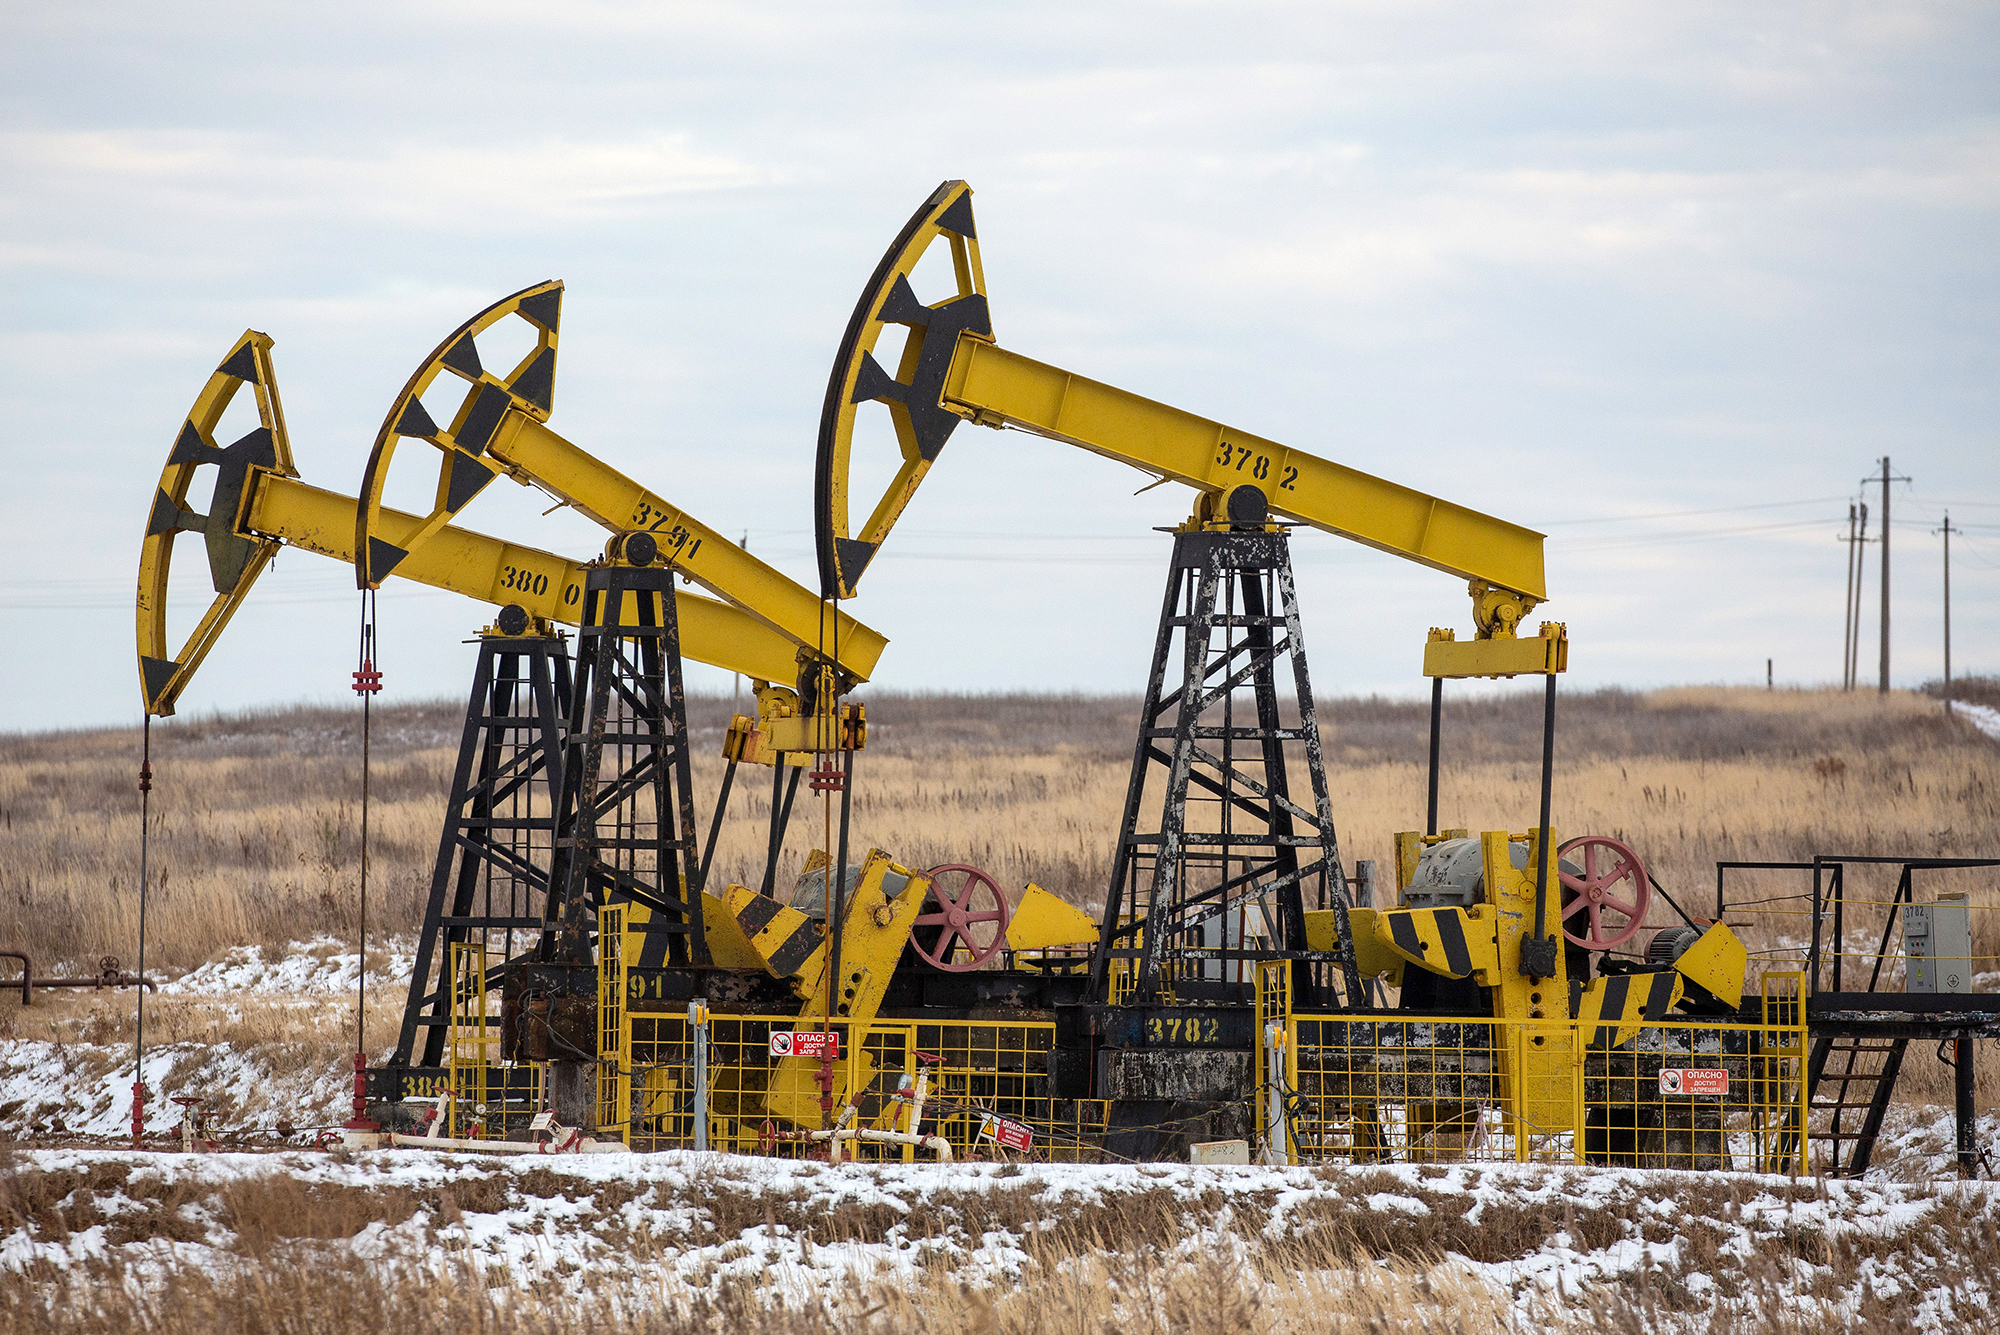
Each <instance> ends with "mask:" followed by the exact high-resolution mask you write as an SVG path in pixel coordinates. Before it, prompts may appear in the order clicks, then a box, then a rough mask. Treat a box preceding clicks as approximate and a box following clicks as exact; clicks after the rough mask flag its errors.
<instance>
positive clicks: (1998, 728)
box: [1951, 700, 2000, 742]
mask: <svg viewBox="0 0 2000 1335" xmlns="http://www.w3.org/2000/svg"><path fill="white" fill-rule="evenodd" d="M1951 711H1952V713H1954V714H1956V715H1958V716H1959V717H1960V718H1962V719H1964V720H1965V721H1966V722H1968V723H1970V724H1971V725H1972V726H1973V727H1975V728H1977V729H1979V730H1980V731H1981V732H1983V733H1985V734H1986V735H1987V736H1988V737H1991V738H1992V739H1993V740H1994V741H1996V742H2000V709H1994V708H1993V707H1992V706H1990V705H1974V704H1967V703H1966V702H1965V701H1963V700H1959V701H1955V702H1954V703H1953V704H1952V707H1951Z"/></svg>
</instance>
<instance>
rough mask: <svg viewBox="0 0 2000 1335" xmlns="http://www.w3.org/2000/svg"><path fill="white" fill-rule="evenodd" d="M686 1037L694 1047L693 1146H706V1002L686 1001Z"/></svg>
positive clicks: (697, 1147) (700, 1148)
mask: <svg viewBox="0 0 2000 1335" xmlns="http://www.w3.org/2000/svg"><path fill="white" fill-rule="evenodd" d="M688 1037H689V1039H690V1040H691V1042H692V1046H693V1048H694V1147H695V1148H696V1149H698V1150H705V1149H707V1148H708V1003H707V1002H706V1001H702V1000H699V999H697V1000H694V1001H690V1002H689V1003H688Z"/></svg>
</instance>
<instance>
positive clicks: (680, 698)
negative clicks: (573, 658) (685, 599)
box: [541, 566, 710, 968]
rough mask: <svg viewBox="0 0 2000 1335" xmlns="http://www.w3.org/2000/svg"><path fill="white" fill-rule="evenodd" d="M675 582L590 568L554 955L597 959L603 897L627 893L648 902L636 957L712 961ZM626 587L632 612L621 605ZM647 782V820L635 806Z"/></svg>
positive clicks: (668, 574)
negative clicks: (703, 899) (649, 814)
mask: <svg viewBox="0 0 2000 1335" xmlns="http://www.w3.org/2000/svg"><path fill="white" fill-rule="evenodd" d="M673 581H674V576H673V572H672V571H671V570H666V569H657V568H651V567H636V566H603V567H599V568H597V569H594V570H592V571H591V572H590V573H589V575H588V576H586V577H585V581H584V616H583V625H582V628H581V630H580V632H579V642H578V646H577V666H576V686H575V689H574V690H573V691H572V693H571V698H570V726H569V757H568V766H567V772H568V777H569V782H568V783H567V784H566V785H565V786H564V789H563V806H562V814H563V819H562V827H561V829H560V831H559V832H558V835H557V839H556V858H555V865H556V867H557V868H558V869H560V874H559V875H558V876H556V877H555V878H553V880H552V884H554V885H555V886H556V887H557V888H556V891H555V893H553V894H552V895H551V896H550V897H549V901H548V919H549V922H550V924H551V926H552V928H553V932H552V933H551V934H550V935H549V936H547V937H545V938H544V940H543V947H542V955H541V958H542V959H543V960H544V961H546V962H551V963H563V964H588V963H590V962H592V960H593V959H594V958H595V957H594V954H593V943H594V938H595V935H596V930H597V908H598V906H599V905H601V904H603V903H605V902H607V901H609V900H611V899H626V900H632V901H637V902H638V903H642V904H645V905H647V906H648V907H649V908H650V909H651V910H652V914H651V917H650V920H649V921H648V924H647V927H646V934H645V937H644V939H643V941H642V944H641V947H640V954H639V958H638V960H637V961H636V963H638V964H640V965H642V966H647V967H658V966H661V965H665V966H668V967H677V968H705V967H707V966H708V964H709V963H710V957H709V951H708V939H707V936H706V933H705V932H704V930H703V923H702V914H701V892H702V877H703V875H704V874H705V872H706V867H705V859H704V858H703V857H702V854H701V843H700V839H699V836H698V835H697V833H696V826H695V820H694V784H693V777H692V773H691V766H690V761H689V754H688V730H687V701H686V692H685V690H684V689H683V686H682V682H681V654H680V622H679V617H678V616H677V614H676V608H675V602H674V583H673ZM627 597H630V598H631V599H632V600H633V604H634V616H633V618H632V619H631V620H630V621H627V620H625V618H624V617H623V613H622V608H623V606H624V603H625V600H626V598H627ZM628 645H629V647H630V652H628ZM614 701H615V702H616V705H617V706H619V707H621V708H614ZM621 714H622V717H621V716H620V715H621ZM614 720H615V721H616V722H617V724H618V728H617V730H615V731H614V730H613V728H612V724H613V722H614ZM607 753H609V755H610V756H612V757H613V760H612V766H611V768H610V770H609V771H607V769H606V756H607ZM647 789H651V793H652V819H651V820H650V821H648V820H646V819H645V818H644V816H643V813H642V812H641V811H640V809H639V807H640V801H639V799H640V797H641V795H642V794H643V793H644V792H645V791H646V790H647ZM607 820H609V822H610V832H609V833H607V832H606V830H605V822H606V821H607ZM607 855H609V857H608V859H607ZM648 860H650V861H651V863H652V865H651V867H650V868H645V867H644V866H643V864H644V863H645V862H646V861H648ZM620 864H623V865H620ZM648 871H649V872H650V877H649V876H648V875H647V874H646V873H647V872H648Z"/></svg>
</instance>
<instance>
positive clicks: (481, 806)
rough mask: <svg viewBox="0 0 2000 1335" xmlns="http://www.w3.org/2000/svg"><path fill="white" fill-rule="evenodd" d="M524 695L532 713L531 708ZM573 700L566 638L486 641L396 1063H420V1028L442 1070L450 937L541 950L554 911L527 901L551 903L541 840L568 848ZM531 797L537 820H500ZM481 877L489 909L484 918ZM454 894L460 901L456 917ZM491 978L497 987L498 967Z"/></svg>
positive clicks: (429, 1055) (423, 1059)
mask: <svg viewBox="0 0 2000 1335" xmlns="http://www.w3.org/2000/svg"><path fill="white" fill-rule="evenodd" d="M523 688H525V693H526V696H527V700H526V708H525V710H523V709H522V708H521V705H522V703H523V702H522V700H521V695H522V693H523ZM572 694H573V692H572V690H571V671H570V659H569V648H568V645H567V643H566V642H565V641H564V639H563V638H562V637H561V636H538V635H534V636H516V635H502V634H491V635H485V636H482V637H481V638H480V641H479V659H478V663H477V664H476V666H475V667H474V668H473V673H472V691H471V696H470V698H469V700H468V702H467V704H466V709H465V729H464V732H463V734H462V735H461V738H460V741H459V748H458V764H457V766H456V768H455V769H454V770H453V773H452V781H451V796H450V799H449V800H448V802H447V805H446V807H445V820H444V830H443V833H442V835H441V836H440V838H439V841H438V855H437V862H436V863H435V865H434V867H433V869H432V872H431V886H430V894H429V897H428V899H427V901H426V904H425V910H424V925H423V929H422V933H421V934H420V936H419V937H418V940H417V956H416V961H415V968H414V971H413V972H412V974H411V978H410V996H409V1000H408V1001H407V1002H406V1003H405V1004H404V1007H403V1024H402V1029H401V1031H400V1032H399V1034H398V1035H397V1040H396V1051H395V1055H394V1056H393V1057H392V1058H391V1059H390V1060H391V1063H392V1064H394V1065H399V1066H401V1065H408V1064H410V1061H411V1057H412V1056H413V1055H414V1050H415V1048H416V1040H417V1030H418V1029H420V1028H422V1029H425V1030H426V1031H427V1032H426V1033H425V1035H424V1042H423V1052H422V1054H421V1056H420V1058H419V1060H418V1063H417V1064H419V1065H422V1066H435V1065H437V1064H438V1063H439V1062H440V1061H441V1060H442V1057H443V1051H444V1041H445V1030H444V1026H445V1024H446V1020H447V1010H448V1007H449V1006H450V999H449V997H447V996H446V995H445V990H444V987H443V985H442V983H440V984H439V985H438V987H437V989H436V990H435V991H429V990H428V989H429V988H430V987H431V975H432V971H433V969H434V968H435V967H436V965H437V963H438V957H439V954H440V951H439V949H438V947H439V945H440V939H442V944H444V945H446V946H447V947H448V946H450V945H452V944H456V943H459V942H464V941H469V940H471V939H472V933H474V932H480V933H482V934H483V933H485V932H487V931H492V930H499V931H503V932H505V934H506V935H505V936H504V937H503V938H502V940H503V950H502V956H503V958H505V957H508V956H511V955H513V953H514V951H513V933H514V931H516V930H520V929H530V930H533V931H534V933H535V936H534V943H533V946H532V947H531V948H530V951H529V952H524V953H532V950H533V949H534V948H537V947H539V945H540V943H541V933H542V924H543V922H544V919H545V910H544V908H543V906H542V905H536V904H533V903H531V902H530V901H529V899H528V896H530V895H534V894H539V895H541V896H542V897H543V900H544V901H546V898H547V893H548V887H549V885H550V884H551V871H552V868H547V867H542V866H538V865H537V864H536V861H535V853H536V851H537V849H536V842H535V839H534V835H535V833H536V832H537V831H546V833H547V842H546V844H545V845H544V847H545V848H546V849H548V850H550V851H551V853H552V852H553V850H554V849H555V847H556V845H557V843H558V840H559V831H558V828H557V824H558V818H557V813H558V812H559V811H560V810H561V804H562V793H563V788H564V784H563V777H564V771H565V761H566V757H567V750H568V747H567V739H566V737H565V733H566V731H567V728H568V718H569V712H570V703H571V699H572ZM524 732H526V733H530V734H532V735H531V736H529V737H528V739H527V740H525V741H523V740H522V739H521V738H520V736H519V734H521V733H524ZM475 768H476V769H477V774H476V776H475V773H474V770H475ZM537 779H540V781H541V783H540V788H541V790H542V791H543V792H545V793H546V794H547V798H546V802H547V807H546V810H547V813H548V814H546V815H542V816H536V815H534V814H533V812H532V795H533V793H534V792H535V791H536V789H537V783H536V781H537ZM524 792H525V794H526V795H527V796H528V797H529V798H530V802H529V806H530V811H529V814H527V815H523V816H499V815H496V814H495V813H496V812H497V811H499V810H501V809H502V806H503V804H506V803H510V802H512V801H513V799H515V798H516V797H517V796H521V795H523V794H524ZM496 830H509V831H515V832H518V833H520V834H523V835H525V836H526V839H527V849H526V855H525V856H524V855H523V853H522V850H520V849H517V848H515V847H513V846H511V845H510V844H509V843H497V842H495V840H494V834H495V832H496ZM496 873H497V874H498V875H499V876H501V877H502V878H504V880H505V883H506V887H507V888H506V893H507V897H508V907H509V909H510V910H512V911H511V912H509V913H507V914H504V915H495V914H494V913H493V912H492V907H493V906H492V894H493V878H494V875H495V874H496ZM482 874H483V875H484V877H485V886H486V891H487V905H486V907H487V912H486V913H484V914H474V913H473V911H472V910H473V907H474V904H475V903H476V901H477V898H478V892H479V888H480V882H481V877H482ZM447 894H449V895H450V897H451V898H450V907H449V909H448V910H447V907H446V895H447ZM492 973H493V975H494V978H495V980H496V981H497V970H494V971H492Z"/></svg>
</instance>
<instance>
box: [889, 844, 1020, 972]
mask: <svg viewBox="0 0 2000 1335" xmlns="http://www.w3.org/2000/svg"><path fill="white" fill-rule="evenodd" d="M925 875H926V876H928V877H930V882H931V884H930V889H929V890H927V891H926V892H925V895H924V907H923V911H922V912H921V913H919V914H917V921H916V923H915V925H914V926H913V927H912V928H911V931H910V943H911V944H912V945H914V946H915V947H916V948H917V953H918V954H919V955H922V956H923V957H924V959H926V960H927V961H929V962H930V964H931V965H932V967H934V968H938V969H943V970H944V971H945V972H946V973H969V972H971V971H972V970H974V969H977V968H978V967H979V966H980V965H982V964H984V963H986V962H987V961H988V960H990V959H992V958H993V957H994V956H995V955H998V954H999V953H1000V952H1001V951H1002V950H1004V949H1006V946H1007V919H1008V917H1009V915H1010V910H1009V909H1008V907H1007V896H1006V895H1004V894H1002V893H1000V884H999V882H997V881H995V880H994V879H993V878H992V877H991V876H988V875H987V874H986V873H985V872H983V871H981V870H980V869H979V868H977V867H974V866H969V865H968V864H966V863H963V862H947V863H945V864H944V865H943V866H939V867H932V868H931V869H930V870H929V871H928V872H926V873H925Z"/></svg>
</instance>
